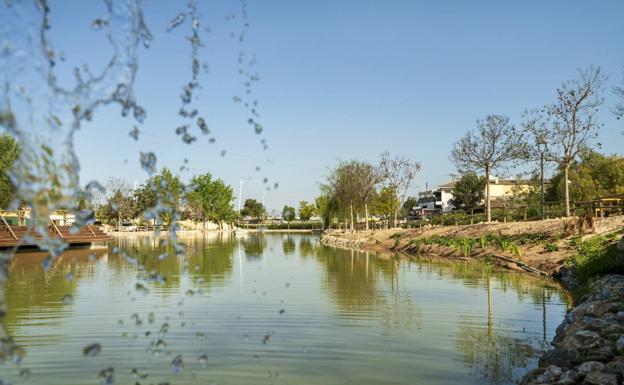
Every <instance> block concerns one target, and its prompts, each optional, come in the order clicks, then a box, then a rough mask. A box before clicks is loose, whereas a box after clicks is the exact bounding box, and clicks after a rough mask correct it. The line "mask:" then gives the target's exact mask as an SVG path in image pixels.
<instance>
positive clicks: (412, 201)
mask: <svg viewBox="0 0 624 385" xmlns="http://www.w3.org/2000/svg"><path fill="white" fill-rule="evenodd" d="M417 206H418V198H416V197H407V198H406V199H405V202H403V205H402V206H401V214H402V215H403V216H404V217H407V216H410V215H411V213H412V210H413V209H414V207H417Z"/></svg>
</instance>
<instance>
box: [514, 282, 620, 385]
mask: <svg viewBox="0 0 624 385" xmlns="http://www.w3.org/2000/svg"><path fill="white" fill-rule="evenodd" d="M553 347H554V348H553V349H552V350H549V351H547V352H546V353H544V354H543V356H542V357H541V358H540V361H539V368H537V369H534V370H532V371H530V372H529V373H527V374H526V375H525V376H524V378H523V379H522V381H521V382H520V383H521V384H522V385H532V384H557V385H572V384H585V385H619V384H622V381H623V380H624V276H622V275H608V276H604V277H602V278H601V279H599V280H598V281H596V282H595V283H594V285H593V287H592V288H591V290H590V294H588V295H586V296H585V297H584V298H582V299H581V300H580V301H579V303H578V304H577V305H576V306H575V307H574V309H572V310H571V311H570V312H569V313H568V314H566V316H565V319H564V320H563V322H562V323H561V325H559V327H558V328H557V332H556V336H555V338H554V340H553Z"/></svg>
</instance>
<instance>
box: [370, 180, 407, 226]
mask: <svg viewBox="0 0 624 385" xmlns="http://www.w3.org/2000/svg"><path fill="white" fill-rule="evenodd" d="M400 205H401V202H400V200H399V198H398V197H397V194H396V192H395V190H394V188H392V187H390V186H386V187H383V188H382V189H381V191H380V192H379V194H377V195H376V196H375V200H374V201H373V205H372V207H373V213H375V214H376V215H378V216H379V217H381V218H383V219H385V220H386V222H389V221H390V218H391V217H392V216H393V215H396V211H397V207H400ZM395 220H396V219H395Z"/></svg>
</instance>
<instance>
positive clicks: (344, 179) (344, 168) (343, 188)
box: [325, 160, 361, 231]
mask: <svg viewBox="0 0 624 385" xmlns="http://www.w3.org/2000/svg"><path fill="white" fill-rule="evenodd" d="M357 167H358V162H357V161H356V160H351V161H342V162H340V163H339V164H338V166H337V167H336V168H335V169H333V170H332V171H331V173H330V175H329V176H328V177H327V184H326V187H325V190H326V191H327V193H328V194H329V195H330V196H331V197H332V198H333V200H334V203H335V204H336V205H337V206H340V207H341V208H342V210H344V211H346V212H348V213H349V214H348V217H349V223H350V227H351V231H354V230H355V221H354V219H355V217H354V214H355V213H356V212H357V207H358V205H359V204H360V199H361V195H360V194H359V191H358V184H359V181H358V179H357V172H356V170H357Z"/></svg>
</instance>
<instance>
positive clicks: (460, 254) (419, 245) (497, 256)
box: [322, 216, 624, 284]
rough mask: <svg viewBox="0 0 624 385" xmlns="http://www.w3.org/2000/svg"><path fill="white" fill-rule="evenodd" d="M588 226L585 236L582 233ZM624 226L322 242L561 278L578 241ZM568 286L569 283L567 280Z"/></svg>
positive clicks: (373, 234)
mask: <svg viewBox="0 0 624 385" xmlns="http://www.w3.org/2000/svg"><path fill="white" fill-rule="evenodd" d="M579 227H583V229H584V235H579ZM622 228H624V216H613V217H609V218H596V219H594V222H593V224H592V225H590V226H587V225H586V224H582V223H580V222H579V220H578V219H576V218H573V219H563V218H561V219H548V220H544V221H531V222H510V223H479V224H474V225H462V226H438V227H423V228H417V229H388V230H370V231H361V232H357V233H350V232H347V231H341V230H328V231H326V232H325V233H324V234H323V238H322V242H324V243H326V244H332V245H336V246H342V247H351V248H357V249H366V250H375V251H386V252H388V251H389V252H403V253H409V254H435V255H437V256H442V257H445V258H451V259H461V260H466V259H482V258H490V259H491V262H493V263H495V264H496V265H498V266H500V267H504V268H507V269H512V270H518V271H525V272H531V273H538V274H539V273H543V275H548V276H553V277H560V276H561V274H562V273H563V271H562V269H563V268H564V267H565V261H566V260H567V259H568V258H570V257H571V256H573V255H575V254H576V252H577V244H578V242H580V241H582V240H585V239H587V238H590V237H592V236H596V235H600V234H607V233H612V232H613V231H616V230H618V229H622ZM563 283H564V284H566V282H563Z"/></svg>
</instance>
